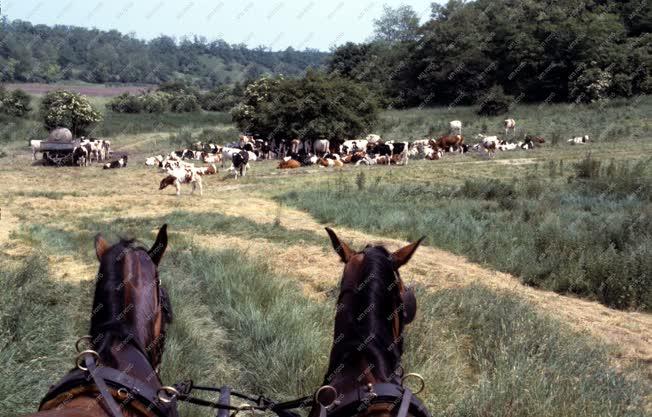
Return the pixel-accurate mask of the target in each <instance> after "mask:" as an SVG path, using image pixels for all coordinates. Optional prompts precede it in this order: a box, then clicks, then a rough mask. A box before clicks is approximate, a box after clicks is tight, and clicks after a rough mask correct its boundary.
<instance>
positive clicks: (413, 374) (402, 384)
mask: <svg viewBox="0 0 652 417" xmlns="http://www.w3.org/2000/svg"><path fill="white" fill-rule="evenodd" d="M411 377H412V378H416V379H418V380H419V381H421V387H420V388H419V390H418V391H416V392H414V395H417V394H418V393H420V392H421V391H423V390H424V389H425V388H426V381H425V380H424V379H423V377H422V376H421V375H419V374H415V373H410V374H407V375H405V376H404V377H403V378H401V386H402V387H405V380H407V379H409V378H411Z"/></svg>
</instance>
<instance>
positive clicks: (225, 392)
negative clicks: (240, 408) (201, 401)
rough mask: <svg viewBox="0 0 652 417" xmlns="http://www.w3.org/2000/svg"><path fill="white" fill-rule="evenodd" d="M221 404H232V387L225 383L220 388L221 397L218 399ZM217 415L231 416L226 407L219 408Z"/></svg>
mask: <svg viewBox="0 0 652 417" xmlns="http://www.w3.org/2000/svg"><path fill="white" fill-rule="evenodd" d="M218 404H220V405H231V388H229V387H228V386H226V385H224V386H223V387H222V388H220V399H219V400H218ZM216 417H229V410H227V409H226V408H218V409H217V416H216Z"/></svg>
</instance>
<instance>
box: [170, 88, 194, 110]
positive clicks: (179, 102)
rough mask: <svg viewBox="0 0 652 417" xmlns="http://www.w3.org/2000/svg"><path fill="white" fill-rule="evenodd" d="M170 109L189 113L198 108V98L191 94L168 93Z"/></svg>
mask: <svg viewBox="0 0 652 417" xmlns="http://www.w3.org/2000/svg"><path fill="white" fill-rule="evenodd" d="M170 110H172V111H173V112H175V113H191V112H195V111H198V110H199V100H197V97H195V96H194V95H192V94H183V93H180V94H172V95H170Z"/></svg>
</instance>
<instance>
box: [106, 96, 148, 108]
mask: <svg viewBox="0 0 652 417" xmlns="http://www.w3.org/2000/svg"><path fill="white" fill-rule="evenodd" d="M106 108H107V109H109V110H111V111H114V112H116V113H140V112H141V111H142V110H143V103H142V100H141V99H140V97H138V96H135V95H131V94H129V93H124V94H120V95H119V96H115V97H113V99H111V101H109V102H108V103H107V104H106Z"/></svg>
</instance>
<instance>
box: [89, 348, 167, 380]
mask: <svg viewBox="0 0 652 417" xmlns="http://www.w3.org/2000/svg"><path fill="white" fill-rule="evenodd" d="M110 346H111V348H110V351H109V352H110V353H108V355H110V358H106V354H105V357H104V358H101V362H103V359H104V360H105V361H106V363H109V364H111V365H110V366H111V367H113V368H114V369H117V370H118V371H120V372H124V373H125V374H127V375H129V376H131V377H133V378H136V379H139V380H141V381H143V382H145V383H149V384H151V385H153V386H156V387H160V386H161V382H160V379H159V377H158V374H157V372H156V370H155V369H154V367H153V366H152V364H151V363H150V359H149V357H148V355H147V354H146V352H144V351H143V350H141V349H140V348H138V347H137V346H136V344H135V341H133V340H131V341H126V342H125V341H124V340H115V341H114V342H112V343H111V345H110ZM106 359H108V360H106Z"/></svg>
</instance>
